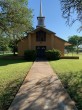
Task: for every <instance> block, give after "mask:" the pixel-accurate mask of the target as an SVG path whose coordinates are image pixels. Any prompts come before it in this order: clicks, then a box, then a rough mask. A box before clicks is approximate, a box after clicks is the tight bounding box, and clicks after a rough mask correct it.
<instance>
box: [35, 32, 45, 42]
mask: <svg viewBox="0 0 82 110" xmlns="http://www.w3.org/2000/svg"><path fill="white" fill-rule="evenodd" d="M36 41H43V42H44V41H46V32H44V31H38V32H36Z"/></svg>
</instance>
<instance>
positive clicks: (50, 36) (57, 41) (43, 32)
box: [18, 1, 68, 56]
mask: <svg viewBox="0 0 82 110" xmlns="http://www.w3.org/2000/svg"><path fill="white" fill-rule="evenodd" d="M37 21H38V25H37V26H36V29H35V30H33V31H31V32H29V33H28V36H26V37H25V38H24V39H22V40H20V41H19V42H18V56H24V51H25V50H37V51H39V52H41V53H43V52H44V51H45V50H52V49H57V50H60V51H61V54H62V56H64V48H65V45H67V44H68V42H66V41H65V40H64V39H62V38H60V37H58V36H57V35H56V33H55V32H52V31H51V30H48V29H47V28H46V26H45V23H44V21H45V17H44V16H43V13H42V2H41V1H40V15H39V16H38V17H37Z"/></svg>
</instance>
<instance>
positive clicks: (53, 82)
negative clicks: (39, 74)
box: [9, 75, 76, 110]
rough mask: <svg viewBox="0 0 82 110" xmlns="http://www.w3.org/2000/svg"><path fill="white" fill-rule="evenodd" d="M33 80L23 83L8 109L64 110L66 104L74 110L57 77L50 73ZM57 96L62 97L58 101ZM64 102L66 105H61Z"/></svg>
mask: <svg viewBox="0 0 82 110" xmlns="http://www.w3.org/2000/svg"><path fill="white" fill-rule="evenodd" d="M34 80H35V81H34ZM34 80H31V79H29V80H28V81H25V82H24V83H23V86H22V87H21V88H20V90H19V91H21V92H20V93H18V94H17V96H16V97H15V100H14V101H13V103H12V104H11V106H10V109H9V110H12V109H13V110H21V109H23V110H44V109H46V110H55V109H57V110H60V109H61V108H62V110H64V109H65V107H66V106H68V105H69V107H70V108H73V109H74V110H76V109H75V107H74V104H73V103H72V101H71V100H70V98H69V96H68V95H67V94H66V92H65V91H64V88H63V87H62V85H61V83H59V81H58V78H57V77H54V76H53V75H50V76H48V77H45V78H41V79H39V80H38V81H37V80H36V79H34ZM33 81H34V83H33ZM59 97H63V99H62V98H61V100H60V101H59ZM64 104H65V105H66V106H62V105H64Z"/></svg>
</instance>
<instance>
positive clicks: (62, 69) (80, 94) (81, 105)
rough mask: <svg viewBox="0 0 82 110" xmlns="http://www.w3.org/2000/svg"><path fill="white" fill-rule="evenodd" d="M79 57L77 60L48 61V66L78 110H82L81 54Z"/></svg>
mask: <svg viewBox="0 0 82 110" xmlns="http://www.w3.org/2000/svg"><path fill="white" fill-rule="evenodd" d="M75 56H77V55H75ZM79 57H80V59H79V60H78V59H76V60H75V59H61V60H57V61H50V64H51V66H52V68H53V70H54V71H55V72H56V73H57V75H58V77H59V78H60V79H61V81H62V83H63V85H64V87H65V88H66V89H67V91H68V93H69V94H70V96H71V98H72V99H73V100H74V101H75V102H76V106H77V108H78V110H82V54H79Z"/></svg>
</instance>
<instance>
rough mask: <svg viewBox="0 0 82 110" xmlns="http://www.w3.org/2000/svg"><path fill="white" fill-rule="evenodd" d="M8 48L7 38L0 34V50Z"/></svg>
mask: <svg viewBox="0 0 82 110" xmlns="http://www.w3.org/2000/svg"><path fill="white" fill-rule="evenodd" d="M8 49H9V39H8V38H7V37H3V36H0V51H3V54H4V51H7V50H8Z"/></svg>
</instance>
